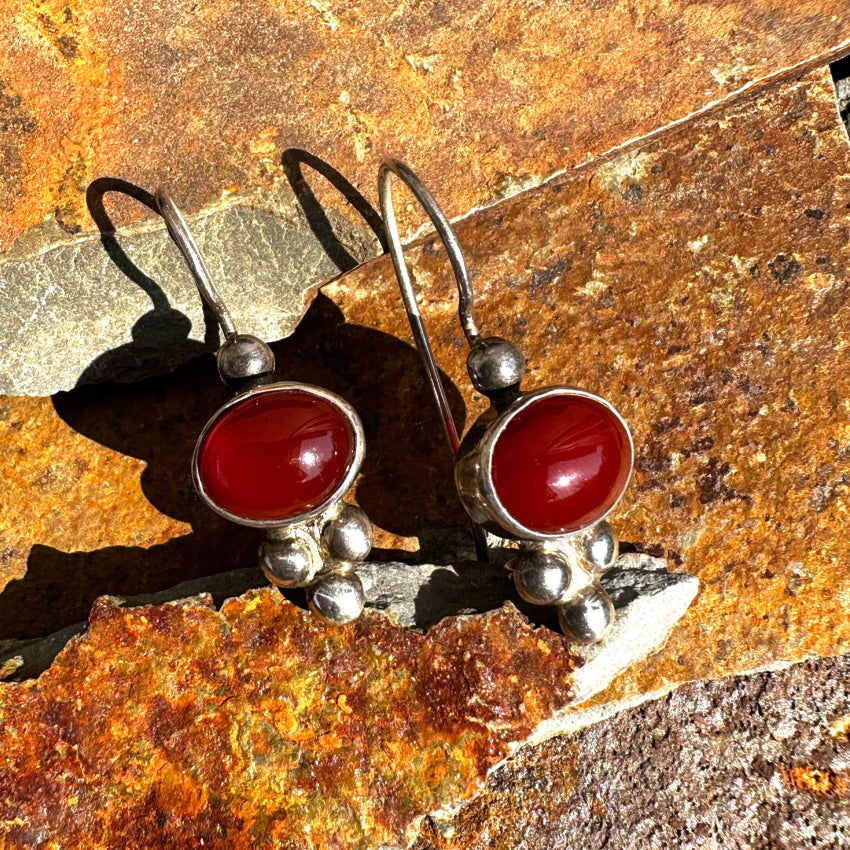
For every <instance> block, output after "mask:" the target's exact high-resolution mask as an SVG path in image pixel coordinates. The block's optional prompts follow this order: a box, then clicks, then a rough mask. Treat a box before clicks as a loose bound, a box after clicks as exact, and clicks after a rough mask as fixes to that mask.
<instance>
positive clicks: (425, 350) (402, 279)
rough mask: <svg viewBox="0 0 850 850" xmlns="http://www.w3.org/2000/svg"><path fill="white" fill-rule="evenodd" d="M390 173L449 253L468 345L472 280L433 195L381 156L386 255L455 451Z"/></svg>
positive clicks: (472, 330)
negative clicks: (400, 232)
mask: <svg viewBox="0 0 850 850" xmlns="http://www.w3.org/2000/svg"><path fill="white" fill-rule="evenodd" d="M393 174H395V176H396V177H398V179H399V180H401V181H402V183H404V184H405V185H406V186H407V188H408V189H410V191H411V193H412V194H413V196H414V197H415V198H416V200H417V201H419V203H420V204H421V205H422V208H423V209H424V210H425V212H426V213H427V214H428V217H429V218H430V219H431V221H432V222H433V223H434V227H435V228H436V230H437V233H438V234H439V236H440V239H441V240H442V242H443V245H444V246H445V248H446V253H447V254H448V255H449V262H450V263H451V264H452V269H453V270H454V273H455V280H456V281H457V289H458V296H459V300H458V315H459V316H460V324H461V327H462V328H463V332H464V335H465V336H466V340H467V342H468V343H469V345H470V347H472V346H473V345H474V344H475V342H476V341H477V340H478V338H479V337H480V336H481V334H479V332H478V327H477V326H476V324H475V319H474V317H473V315H472V301H473V299H472V282H471V281H470V279H469V271H468V270H467V268H466V261H465V260H464V259H463V254H462V253H461V250H460V245H459V244H458V241H457V237H456V236H455V234H454V231H453V230H452V228H451V225H450V224H449V220H448V219H447V218H446V216H445V214H444V213H443V211H442V210H441V209H440V206H439V204H438V203H437V202H436V201H435V200H434V196H433V195H432V194H431V193H430V192H429V191H428V189H427V188H426V186H425V184H424V183H423V182H422V181H421V180H420V179H419V178H418V177H417V176H416V174H415V173H414V172H413V171H412V170H411V169H410V168H409V167H408V166H407V165H405V164H404V163H403V162H399V160H397V159H385V160H384V161H383V163H381V169H380V171H379V172H378V195H379V196H380V200H381V215H382V216H383V218H384V227H385V228H386V231H387V241H388V242H389V246H390V255H391V256H392V259H393V266H394V267H395V273H396V277H397V278H398V285H399V288H400V289H401V298H402V301H404V308H405V310H406V311H407V318H408V319H409V320H410V329H411V331H413V339H414V340H415V342H416V348H417V350H418V351H419V356H420V357H421V358H422V365H423V366H424V367H425V373H426V374H427V376H428V382H429V383H430V384H431V390H432V391H433V393H434V398H435V399H436V401H437V406H438V407H439V408H440V415H441V416H442V421H443V427H444V429H445V432H446V437H447V439H448V441H449V445H450V446H451V448H452V452H453V453H457V450H458V445H459V444H460V440H459V438H458V432H457V427H456V425H455V421H454V417H453V416H452V412H451V408H450V407H449V400H448V398H447V397H446V391H445V389H444V387H443V383H442V381H441V380H440V373H439V371H438V369H437V363H436V362H435V360H434V352H433V351H432V350H431V343H430V342H429V341H428V335H427V334H426V333H425V326H424V325H423V324H422V314H421V313H420V312H419V305H418V304H417V303H416V294H415V293H414V291H413V285H412V283H411V282H410V273H409V272H408V269H407V263H406V262H405V260H404V253H403V249H402V246H401V238H400V237H399V235H398V225H397V224H396V220H395V212H394V211H393V196H392V188H391V185H390V180H391V177H392V175H393Z"/></svg>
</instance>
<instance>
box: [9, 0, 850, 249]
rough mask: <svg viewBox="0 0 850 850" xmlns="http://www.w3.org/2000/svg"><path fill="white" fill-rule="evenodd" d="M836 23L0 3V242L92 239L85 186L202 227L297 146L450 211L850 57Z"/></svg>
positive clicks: (141, 0) (589, 9)
mask: <svg viewBox="0 0 850 850" xmlns="http://www.w3.org/2000/svg"><path fill="white" fill-rule="evenodd" d="M848 27H850V4H848V3H847V2H846V0H831V2H826V0H821V2H805V3H801V2H799V0H781V2H777V0H710V2H699V3H694V2H690V1H689V0H664V1H663V2H661V3H653V4H635V3H633V2H631V1H630V0H569V2H565V3H528V2H525V0H498V2H496V3H491V4H487V5H485V6H482V5H481V3H479V2H476V0H463V2H455V3H452V4H445V3H425V4H418V5H415V6H411V5H407V6H399V5H398V4H397V3H395V2H390V0H367V2H364V3H359V4H357V5H356V6H351V5H347V4H331V3H327V2H314V3H310V4H304V3H302V2H300V0H264V2H261V3H249V4H238V3H232V2H228V0H210V1H209V2H203V3H201V4H198V3H196V2H190V0H176V2H172V3H169V4H167V5H164V4H162V3H160V2H157V0H120V2H113V0H110V2H103V0H85V2H83V0H12V2H9V3H6V4H5V8H4V12H3V15H2V18H0V40H2V42H3V43H4V44H5V45H8V49H7V50H5V51H3V55H2V56H0V78H1V79H2V81H3V83H2V89H0V92H1V93H0V132H2V134H3V143H2V146H0V168H2V174H3V183H2V186H0V209H2V213H0V246H3V247H7V246H9V245H10V244H11V243H12V242H13V241H14V240H15V239H16V238H17V237H18V236H19V235H20V234H22V233H24V232H25V231H27V230H28V228H30V227H32V226H33V225H35V224H36V223H38V222H40V221H42V220H43V219H44V218H45V217H48V216H49V217H52V218H54V219H55V220H56V221H58V222H59V223H60V224H61V225H62V226H63V227H65V228H66V229H68V230H71V231H75V230H77V229H79V228H81V227H85V228H90V227H91V221H90V219H89V218H88V216H87V213H86V208H85V190H86V187H87V185H88V184H89V182H90V181H91V180H92V179H94V178H96V177H99V176H102V175H105V174H106V175H112V176H119V177H123V178H125V179H127V180H131V181H134V182H137V183H139V184H140V185H142V186H145V187H154V186H156V185H158V184H159V183H161V182H163V181H165V182H167V183H168V184H169V185H170V186H171V187H172V189H173V191H174V194H175V196H176V197H180V198H183V199H184V200H185V203H186V205H187V208H188V209H189V210H190V211H194V210H197V209H198V208H199V207H200V206H201V205H202V204H203V203H206V202H209V201H211V200H213V199H215V198H216V197H218V196H219V195H220V194H221V193H222V192H230V191H234V190H247V189H250V188H264V189H268V188H269V187H270V185H271V184H272V183H273V182H274V181H275V180H277V179H280V178H281V176H282V173H283V170H282V167H281V154H282V152H283V151H284V150H286V149H289V148H293V147H296V148H306V149H307V150H309V151H311V152H313V153H315V154H317V155H319V156H322V157H324V158H326V159H327V160H328V161H330V162H331V163H332V164H333V165H335V166H336V167H338V168H340V169H341V170H342V171H343V172H344V173H346V174H347V175H348V176H349V177H350V178H351V179H352V180H353V181H354V183H355V184H356V185H358V186H359V187H360V188H361V189H362V190H364V191H368V192H369V193H370V194H371V193H372V191H373V187H374V180H375V173H376V167H377V164H378V162H379V159H380V157H381V156H384V155H387V154H394V155H399V156H402V157H403V158H405V159H407V160H410V161H412V162H415V163H417V164H418V166H419V168H420V170H421V171H422V172H423V175H424V176H425V177H426V178H427V179H428V181H429V182H431V183H434V184H437V185H440V186H441V187H442V189H443V193H444V195H445V197H446V203H447V207H448V209H449V210H450V211H451V212H453V213H463V212H466V211H467V210H469V209H470V208H472V207H474V206H476V205H478V204H481V203H484V202H489V201H491V200H492V199H494V198H496V197H499V196H500V195H504V194H506V193H508V194H509V193H513V192H515V191H517V190H519V189H521V188H523V187H524V186H527V185H529V184H533V183H535V182H537V181H539V179H540V178H541V177H542V176H545V175H547V174H550V173H552V172H554V171H557V170H559V169H563V168H568V167H570V166H573V165H575V164H577V163H581V162H583V161H584V160H585V159H586V158H588V157H591V156H594V155H598V154H600V153H601V152H603V151H606V150H608V149H610V148H613V147H615V146H617V145H619V144H621V143H623V142H624V141H626V140H627V139H632V138H636V137H640V136H643V135H645V134H646V133H649V132H652V131H654V130H656V129H658V128H659V127H661V126H664V125H667V124H669V123H671V122H673V121H675V120H679V119H682V118H683V117H685V116H687V115H688V114H690V113H692V112H693V111H695V110H698V109H701V108H704V107H705V106H706V105H707V104H710V103H712V102H714V101H717V100H719V99H722V98H723V97H725V96H727V95H729V94H730V93H732V92H735V91H739V90H741V89H743V88H745V87H746V86H748V85H750V84H752V83H753V82H755V81H758V80H761V79H764V78H765V77H767V76H769V75H771V74H773V73H775V72H777V71H779V70H781V69H784V68H788V67H792V66H795V65H797V64H799V63H805V62H820V63H822V62H825V61H827V60H828V58H829V57H830V56H833V55H837V54H840V53H842V52H846V50H847V48H848V45H847V42H846V40H847V33H848V31H850V29H848ZM317 182H318V183H320V182H321V181H317ZM319 190H320V191H321V187H319ZM329 198H330V201H331V202H332V203H334V204H337V205H340V206H341V207H342V208H344V206H345V205H344V203H341V202H340V200H339V199H338V198H335V197H334V195H330V196H329ZM139 215H141V211H140V210H139V209H136V208H132V209H131V208H128V209H127V210H126V211H125V216H124V219H123V221H125V222H126V221H128V220H129V218H130V217H137V216H139Z"/></svg>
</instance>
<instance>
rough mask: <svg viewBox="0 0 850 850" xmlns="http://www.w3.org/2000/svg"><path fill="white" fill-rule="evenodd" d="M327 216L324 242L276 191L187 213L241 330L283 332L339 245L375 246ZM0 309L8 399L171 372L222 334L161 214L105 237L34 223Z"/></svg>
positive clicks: (13, 260) (358, 257) (328, 269)
mask: <svg viewBox="0 0 850 850" xmlns="http://www.w3.org/2000/svg"><path fill="white" fill-rule="evenodd" d="M329 216H330V217H331V218H333V219H334V221H333V232H332V234H331V235H330V236H329V235H328V234H324V235H323V236H322V238H321V239H320V238H319V237H317V236H316V234H315V233H314V232H313V230H311V228H310V226H309V224H308V222H307V221H306V219H305V217H304V215H303V214H302V213H301V210H300V207H298V205H297V203H296V201H295V199H294V196H293V195H292V193H291V192H284V191H283V190H282V189H281V190H280V191H279V192H278V193H277V194H275V195H269V196H260V195H257V194H252V195H245V196H232V197H230V198H227V199H225V200H223V201H219V202H217V203H215V204H213V205H211V206H209V207H207V208H205V209H204V210H202V211H201V212H200V214H198V215H197V216H193V217H190V218H189V219H188V223H189V226H190V227H191V229H192V232H193V234H194V235H195V237H196V239H197V241H198V243H199V245H200V247H201V249H202V251H203V252H204V254H205V256H206V258H207V260H208V262H209V265H210V268H211V270H212V273H213V276H214V278H215V280H216V281H217V283H218V286H219V288H220V291H221V294H222V296H223V298H224V299H225V301H226V303H227V305H228V307H229V309H230V311H231V313H232V315H233V318H234V320H235V322H236V324H237V327H238V328H239V330H240V331H243V332H245V333H251V334H254V335H256V336H259V337H261V338H262V339H266V340H270V341H271V340H277V339H282V338H284V337H286V336H288V335H289V334H290V333H292V331H293V330H294V328H295V326H296V325H297V323H298V321H299V319H300V318H301V316H302V315H303V313H304V310H305V309H306V306H307V305H308V303H309V294H310V291H311V290H312V289H314V288H315V287H317V286H318V285H319V284H321V283H323V282H324V281H326V280H328V279H329V278H332V277H333V276H335V275H336V274H338V273H339V272H340V271H341V269H340V267H339V265H338V262H339V255H340V250H339V246H340V245H343V246H345V256H347V257H349V259H352V258H353V261H356V262H362V261H363V260H365V259H367V258H368V257H370V256H372V255H374V254H375V253H378V244H377V240H375V239H373V238H372V236H371V232H370V231H369V229H368V227H367V226H366V225H365V223H364V224H363V225H362V227H357V226H355V225H352V224H351V223H349V222H348V221H346V220H343V219H342V217H341V216H339V215H335V214H333V213H329ZM329 240H332V241H331V242H329ZM325 246H328V248H327V249H326V247H325ZM334 249H335V250H334ZM332 256H333V257H335V258H336V259H337V262H334V261H333V260H332V259H331V257H332ZM0 314H2V317H3V321H2V322H1V323H0V351H2V352H3V358H2V362H0V394H4V395H52V394H53V393H55V392H58V391H60V390H68V389H70V388H71V387H73V386H75V385H76V384H78V383H88V382H94V381H104V380H116V381H123V382H127V381H134V380H138V379H140V378H144V377H149V376H152V375H157V374H164V373H165V372H168V371H171V370H172V369H174V368H175V367H176V366H178V365H180V364H181V363H185V362H187V361H188V360H190V359H192V358H193V357H197V356H198V355H199V354H202V353H204V352H205V351H209V350H211V348H213V347H215V345H217V339H218V335H217V329H216V328H215V325H214V323H211V322H209V321H206V322H205V317H204V314H203V310H202V306H201V301H200V298H199V297H198V294H197V291H196V289H195V286H194V284H193V282H192V279H191V278H190V276H189V274H188V272H187V270H186V268H185V266H184V265H183V261H182V258H181V257H180V254H179V252H178V251H177V248H176V247H175V246H174V245H173V243H172V242H171V240H170V239H169V238H168V236H167V234H166V231H165V227H164V225H163V224H162V223H161V222H159V221H149V222H145V223H142V224H136V225H131V226H129V227H127V228H123V229H120V230H119V231H118V232H117V233H116V234H115V238H114V239H107V240H106V241H105V243H102V241H101V234H100V233H98V232H94V233H85V234H81V235H78V236H69V235H68V234H67V233H64V232H63V231H60V230H58V228H57V227H56V226H55V225H52V224H45V225H42V226H40V227H38V228H33V229H32V230H30V231H28V232H27V233H26V234H25V236H24V237H22V238H21V240H19V243H16V245H14V246H13V247H12V248H11V249H10V250H9V251H8V252H7V253H6V254H5V255H4V257H3V258H2V260H0Z"/></svg>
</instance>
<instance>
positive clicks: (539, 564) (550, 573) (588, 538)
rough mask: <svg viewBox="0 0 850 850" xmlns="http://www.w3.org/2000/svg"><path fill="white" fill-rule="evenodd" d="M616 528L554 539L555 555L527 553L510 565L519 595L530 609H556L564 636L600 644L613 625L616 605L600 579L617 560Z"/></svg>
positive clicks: (605, 525)
mask: <svg viewBox="0 0 850 850" xmlns="http://www.w3.org/2000/svg"><path fill="white" fill-rule="evenodd" d="M618 551H619V546H618V543H617V537H616V535H615V534H614V531H613V529H612V528H611V526H610V525H609V524H608V523H607V522H604V521H603V522H600V523H597V524H596V525H595V526H593V528H592V529H590V531H589V532H586V533H585V534H583V535H580V536H577V537H574V538H566V539H565V540H564V541H563V542H561V541H555V544H554V546H553V551H540V550H536V549H524V550H523V551H521V552H520V554H519V555H517V556H516V557H515V558H513V559H512V560H511V561H509V562H508V565H507V566H508V569H509V570H510V571H511V574H512V576H513V580H514V585H515V586H516V589H517V593H519V595H520V596H521V597H522V598H523V599H524V600H525V601H526V602H530V603H531V604H532V605H555V606H557V609H558V620H559V622H560V624H561V628H562V629H563V631H564V633H565V634H567V635H569V636H570V637H572V638H573V639H574V640H576V641H579V642H580V643H588V644H589V643H596V642H597V641H599V640H602V638H604V637H605V635H607V634H608V632H609V631H610V630H611V627H612V626H613V624H614V606H613V604H612V602H611V599H610V598H609V596H608V594H607V593H606V592H605V591H604V590H603V589H602V588H601V587H600V586H599V583H598V579H599V577H600V576H601V575H602V574H603V573H604V572H606V571H607V570H609V569H610V568H611V567H612V566H613V565H614V562H615V561H616V560H617V555H618Z"/></svg>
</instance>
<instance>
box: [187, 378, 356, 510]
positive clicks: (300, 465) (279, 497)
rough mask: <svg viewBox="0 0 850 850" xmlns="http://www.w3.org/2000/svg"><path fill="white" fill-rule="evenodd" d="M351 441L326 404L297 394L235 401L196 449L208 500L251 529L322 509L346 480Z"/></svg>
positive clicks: (345, 424)
mask: <svg viewBox="0 0 850 850" xmlns="http://www.w3.org/2000/svg"><path fill="white" fill-rule="evenodd" d="M354 455H355V435H354V431H353V429H352V427H351V424H350V423H349V421H348V419H347V417H346V415H345V413H344V412H343V411H342V410H341V409H340V408H339V406H337V405H336V404H334V403H333V402H332V401H330V400H328V399H326V398H323V397H322V396H319V395H316V394H314V393H312V392H310V391H309V390H308V389H305V388H301V387H294V388H289V387H281V388H272V389H269V390H266V391H264V392H260V393H256V394H253V395H248V396H245V397H244V398H243V399H240V400H237V401H236V403H235V404H233V405H232V406H231V407H229V408H228V409H227V410H225V411H224V413H222V414H221V415H220V416H219V417H218V419H216V420H215V421H214V422H213V423H212V425H211V426H210V427H209V429H208V430H207V432H206V434H205V435H204V438H203V441H202V442H201V445H200V447H199V449H198V478H199V479H200V483H201V487H202V488H203V490H204V492H205V494H206V495H207V497H208V498H209V499H210V500H211V501H212V502H213V503H214V504H215V505H216V506H217V507H219V508H221V509H222V510H224V511H226V512H227V513H229V514H233V515H234V516H237V517H240V518H241V519H245V520H249V521H251V522H257V521H278V522H286V521H289V520H291V519H294V518H295V517H298V516H300V515H301V514H304V513H307V512H308V511H311V510H313V509H314V508H318V507H319V506H321V505H322V504H324V503H325V502H327V501H328V499H330V498H331V497H332V496H333V494H334V493H335V492H336V490H337V489H338V488H339V487H340V486H341V485H342V483H343V481H344V480H345V476H346V473H347V472H348V470H349V468H350V465H351V463H352V461H353V460H354Z"/></svg>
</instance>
